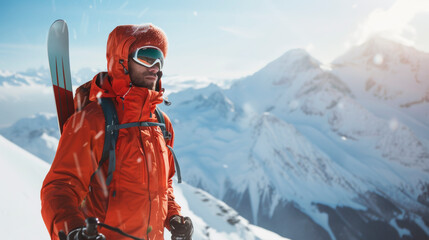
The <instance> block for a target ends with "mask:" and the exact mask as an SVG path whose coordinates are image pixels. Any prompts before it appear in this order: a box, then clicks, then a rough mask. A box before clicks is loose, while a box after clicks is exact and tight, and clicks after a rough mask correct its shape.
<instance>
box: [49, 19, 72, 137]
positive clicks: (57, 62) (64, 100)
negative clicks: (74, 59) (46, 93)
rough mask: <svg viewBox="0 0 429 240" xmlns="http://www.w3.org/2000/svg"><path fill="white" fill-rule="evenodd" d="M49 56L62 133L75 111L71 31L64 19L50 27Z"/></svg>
mask: <svg viewBox="0 0 429 240" xmlns="http://www.w3.org/2000/svg"><path fill="white" fill-rule="evenodd" d="M48 58H49V68H50V70H51V79H52V86H53V88H54V95H55V104H56V106H57V114H58V124H59V127H60V133H62V132H63V125H64V123H65V122H66V121H67V119H68V118H69V117H70V116H71V115H72V114H73V113H74V103H73V90H72V82H71V74H70V61H69V33H68V27H67V23H66V22H65V21H64V20H56V21H55V22H54V23H53V24H52V25H51V27H50V29H49V34H48Z"/></svg>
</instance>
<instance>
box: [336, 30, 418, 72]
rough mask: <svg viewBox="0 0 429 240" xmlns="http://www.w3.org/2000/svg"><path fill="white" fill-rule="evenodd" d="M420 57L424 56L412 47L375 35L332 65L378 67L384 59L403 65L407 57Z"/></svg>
mask: <svg viewBox="0 0 429 240" xmlns="http://www.w3.org/2000/svg"><path fill="white" fill-rule="evenodd" d="M422 55H426V54H425V53H423V52H420V51H418V50H416V49H415V48H414V47H412V46H406V45H403V44H401V43H399V42H396V41H394V40H390V39H387V38H384V37H381V36H379V35H375V36H373V37H371V38H370V39H369V40H367V41H366V42H364V43H362V44H361V45H358V46H356V47H353V48H351V49H350V50H349V51H347V52H346V53H345V54H343V55H342V56H340V57H338V58H337V59H335V60H334V61H333V63H334V64H335V65H337V66H338V65H343V64H350V63H358V62H362V61H364V62H367V63H371V64H372V63H374V64H375V65H380V64H381V63H382V62H383V60H386V59H390V60H392V61H395V62H398V61H401V62H402V63H404V61H406V59H407V58H409V56H414V58H417V59H419V58H420V57H419V56H422Z"/></svg>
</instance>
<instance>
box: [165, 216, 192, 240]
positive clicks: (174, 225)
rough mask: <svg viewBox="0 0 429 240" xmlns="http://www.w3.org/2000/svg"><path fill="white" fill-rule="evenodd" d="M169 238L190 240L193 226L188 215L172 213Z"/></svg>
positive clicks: (172, 239)
mask: <svg viewBox="0 0 429 240" xmlns="http://www.w3.org/2000/svg"><path fill="white" fill-rule="evenodd" d="M170 227H171V240H192V233H194V226H193V225H192V221H191V219H190V218H189V217H182V216H177V215H174V216H172V217H171V218H170Z"/></svg>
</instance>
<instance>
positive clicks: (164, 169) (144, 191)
mask: <svg viewBox="0 0 429 240" xmlns="http://www.w3.org/2000/svg"><path fill="white" fill-rule="evenodd" d="M115 30H116V29H115ZM115 30H114V32H112V33H111V34H110V36H109V42H110V43H111V44H110V45H109V44H108V48H107V52H108V54H107V55H108V65H109V73H108V77H107V76H105V77H103V75H101V74H100V77H99V78H97V76H96V77H94V79H93V81H92V84H91V90H90V100H91V101H92V102H91V103H89V104H88V105H87V106H86V107H84V108H83V110H82V111H80V112H76V113H75V114H74V115H72V116H71V117H70V118H69V119H68V120H67V122H66V123H65V125H64V130H63V133H62V135H61V139H60V142H59V145H58V149H57V153H56V156H55V159H54V161H53V163H52V166H51V169H50V171H49V173H48V174H47V176H46V178H45V180H44V183H43V187H42V190H41V200H42V216H43V219H44V221H45V224H46V227H47V228H48V231H49V232H50V234H51V239H58V232H59V231H60V230H64V231H65V232H66V234H67V233H68V232H69V231H70V230H72V229H74V228H76V227H81V226H84V225H85V218H87V217H98V218H99V219H100V221H101V222H104V223H106V224H108V225H111V226H114V227H118V228H120V229H121V230H123V231H124V232H127V233H129V234H131V235H135V236H137V237H140V238H145V239H153V240H156V239H163V232H164V227H167V228H169V224H168V219H169V218H170V217H171V216H172V215H180V206H179V205H178V204H177V203H176V202H175V199H174V195H173V188H172V177H173V176H174V174H175V170H174V160H173V156H172V153H171V152H170V151H169V149H168V148H167V146H166V145H170V146H173V141H174V134H173V128H172V125H171V122H170V120H169V118H168V117H167V116H166V115H165V114H164V118H165V123H166V127H167V130H168V131H169V132H170V133H172V135H173V137H172V138H171V140H168V141H167V142H166V141H165V140H164V137H163V134H162V131H161V129H160V128H159V127H132V128H126V129H121V130H119V137H118V140H117V143H116V169H115V171H114V173H113V180H112V182H111V183H110V185H109V186H106V184H105V176H106V175H107V169H108V161H106V162H105V163H104V164H103V167H102V171H101V174H100V175H99V176H100V177H94V178H93V179H92V180H91V175H92V174H93V173H94V172H95V171H96V169H97V167H98V162H99V160H100V158H101V154H102V150H103V146H104V128H105V124H104V121H105V120H104V115H103V111H102V109H101V107H100V106H99V105H98V102H97V97H113V99H114V100H115V101H114V102H115V105H116V110H117V113H118V118H119V123H120V124H123V123H130V122H143V121H144V122H148V121H150V122H157V119H156V117H155V114H154V111H155V108H156V105H157V104H159V103H161V102H162V94H163V92H162V91H160V92H158V91H152V90H148V89H146V88H139V87H130V85H129V82H130V80H129V76H128V75H126V74H124V71H123V67H122V66H121V65H120V64H119V63H118V59H121V58H122V59H124V58H125V59H127V56H128V49H129V46H130V44H132V43H133V38H132V37H127V36H126V35H125V34H121V32H120V29H119V30H118V31H116V32H115ZM112 42H113V44H112ZM109 46H110V47H109ZM124 49H125V50H124ZM109 56H110V59H109ZM125 66H126V67H127V62H125ZM97 79H100V80H101V81H100V80H99V81H97ZM158 87H159V89H161V88H160V87H161V82H160V81H159V84H158ZM148 229H151V231H150V232H149V233H147V232H148ZM101 232H102V233H103V234H104V235H106V238H107V240H119V239H127V238H125V237H123V236H121V235H118V234H116V233H114V232H112V231H109V230H106V229H101Z"/></svg>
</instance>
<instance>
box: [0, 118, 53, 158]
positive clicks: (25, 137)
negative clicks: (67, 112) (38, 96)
mask: <svg viewBox="0 0 429 240" xmlns="http://www.w3.org/2000/svg"><path fill="white" fill-rule="evenodd" d="M0 134H1V135H3V136H4V137H5V138H7V139H8V140H9V141H11V142H13V143H15V144H17V145H19V146H20V147H22V148H24V149H25V150H27V151H29V152H31V153H32V154H34V155H36V156H37V157H39V158H40V159H43V160H45V161H46V162H48V163H52V161H53V160H54V157H55V152H56V150H57V146H58V142H59V139H60V132H59V128H58V120H57V116H56V115H55V114H52V113H39V114H36V115H33V116H30V117H27V118H23V119H21V120H19V121H17V122H15V123H14V124H13V125H12V126H10V127H8V128H4V129H0Z"/></svg>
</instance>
